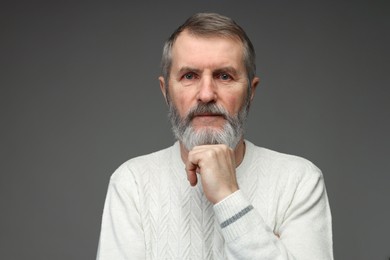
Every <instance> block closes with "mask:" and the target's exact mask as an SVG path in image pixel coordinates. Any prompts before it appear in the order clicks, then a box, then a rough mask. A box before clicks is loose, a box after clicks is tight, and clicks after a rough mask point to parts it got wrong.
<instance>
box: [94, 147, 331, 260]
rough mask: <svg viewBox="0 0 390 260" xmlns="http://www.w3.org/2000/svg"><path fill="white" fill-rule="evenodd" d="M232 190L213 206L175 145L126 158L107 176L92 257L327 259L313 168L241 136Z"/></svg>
mask: <svg viewBox="0 0 390 260" xmlns="http://www.w3.org/2000/svg"><path fill="white" fill-rule="evenodd" d="M245 143H246V152H245V157H244V159H243V161H242V163H241V164H240V166H239V167H238V168H237V169H236V174H237V179H238V184H239V188H240V190H239V191H237V192H235V193H233V194H232V195H230V196H229V197H227V198H226V199H224V200H223V201H221V202H219V203H218V204H216V205H212V204H211V203H209V202H208V201H207V199H206V198H205V196H204V194H203V192H202V187H201V185H200V182H198V185H197V186H196V187H191V186H190V184H189V182H188V181H187V177H186V173H185V170H184V168H185V166H184V163H183V162H182V160H181V157H180V146H179V143H175V144H174V145H173V146H172V147H170V148H167V149H165V150H161V151H158V152H155V153H152V154H149V155H146V156H141V157H137V158H135V159H132V160H129V161H128V162H126V163H124V164H123V165H122V166H120V167H119V168H118V169H117V170H116V171H115V173H114V174H113V175H112V177H111V180H110V184H109V187H108V193H107V198H106V202H105V206H104V212H103V219H102V227H101V234H100V241H99V249H98V254H97V259H99V260H121V259H135V260H140V259H180V260H183V259H195V260H197V259H244V260H253V259H261V260H265V259H272V260H274V259H275V260H276V259H296V260H305V259H308V260H331V259H333V250H332V227H331V214H330V209H329V203H328V199H327V195H326V190H325V185H324V180H323V177H322V174H321V171H320V170H319V169H318V168H317V167H315V166H314V165H313V164H312V163H310V162H309V161H307V160H305V159H303V158H300V157H296V156H292V155H286V154H281V153H277V152H274V151H271V150H268V149H265V148H260V147H257V146H255V145H253V144H252V143H250V142H249V141H245Z"/></svg>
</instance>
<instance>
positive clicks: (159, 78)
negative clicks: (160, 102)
mask: <svg viewBox="0 0 390 260" xmlns="http://www.w3.org/2000/svg"><path fill="white" fill-rule="evenodd" d="M158 81H159V83H160V90H161V92H162V94H163V96H164V99H165V103H167V104H168V99H167V89H166V88H167V84H165V79H164V77H163V76H160V77H158Z"/></svg>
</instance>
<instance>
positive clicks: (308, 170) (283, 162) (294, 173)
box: [248, 142, 322, 182]
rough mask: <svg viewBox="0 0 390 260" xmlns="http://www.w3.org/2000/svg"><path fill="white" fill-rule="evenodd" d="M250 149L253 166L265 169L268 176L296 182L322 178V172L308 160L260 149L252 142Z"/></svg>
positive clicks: (249, 144) (249, 145)
mask: <svg viewBox="0 0 390 260" xmlns="http://www.w3.org/2000/svg"><path fill="white" fill-rule="evenodd" d="M248 148H249V149H251V157H252V158H251V164H252V165H254V166H255V167H260V168H261V169H263V172H265V173H266V174H267V175H272V176H273V177H276V178H277V179H279V178H283V179H285V180H288V179H290V181H294V182H301V181H304V180H305V179H308V178H309V179H321V178H322V172H321V170H320V169H319V168H318V167H317V166H316V165H315V164H313V163H312V162H311V161H309V160H308V159H305V158H303V157H300V156H296V155H291V154H287V153H282V152H277V151H273V150H271V149H267V148H263V147H258V146H256V145H254V144H252V143H250V142H248Z"/></svg>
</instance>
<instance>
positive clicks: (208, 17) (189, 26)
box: [161, 13, 256, 84]
mask: <svg viewBox="0 0 390 260" xmlns="http://www.w3.org/2000/svg"><path fill="white" fill-rule="evenodd" d="M184 30H187V31H188V32H190V33H191V34H193V35H196V36H204V37H210V36H217V37H227V38H231V39H239V40H240V41H241V42H242V44H243V48H244V55H243V61H244V65H245V68H246V72H247V75H248V80H249V82H248V83H249V84H250V82H251V81H252V80H253V78H254V77H255V74H256V54H255V50H254V48H253V45H252V43H251V41H250V39H249V37H248V36H247V35H246V33H245V31H244V30H243V29H242V28H241V27H240V26H239V25H238V24H237V23H236V22H235V21H233V20H232V19H231V18H229V17H226V16H222V15H219V14H216V13H198V14H194V15H193V16H191V17H190V18H188V19H187V20H186V21H185V22H184V23H183V24H182V25H181V26H179V28H177V29H176V30H175V31H174V32H173V34H172V35H171V37H169V39H168V40H167V41H166V42H165V44H164V49H163V54H162V59H161V74H162V76H163V77H164V79H165V82H166V83H167V84H168V82H169V74H170V71H171V66H172V47H173V44H174V43H175V40H176V39H177V37H178V36H179V35H180V33H181V32H183V31H184Z"/></svg>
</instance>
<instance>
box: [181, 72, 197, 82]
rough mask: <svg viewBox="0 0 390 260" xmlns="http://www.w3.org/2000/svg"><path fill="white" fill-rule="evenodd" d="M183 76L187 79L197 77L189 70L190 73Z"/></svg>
mask: <svg viewBox="0 0 390 260" xmlns="http://www.w3.org/2000/svg"><path fill="white" fill-rule="evenodd" d="M183 78H184V79H186V80H191V79H194V78H195V75H194V73H192V72H188V73H186V74H184V76H183Z"/></svg>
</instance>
